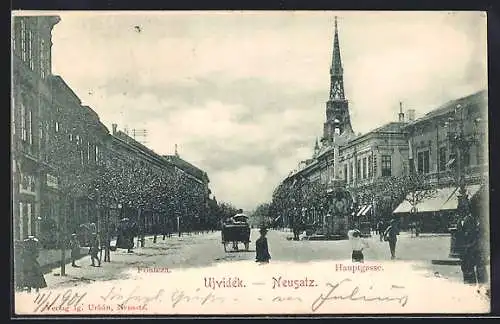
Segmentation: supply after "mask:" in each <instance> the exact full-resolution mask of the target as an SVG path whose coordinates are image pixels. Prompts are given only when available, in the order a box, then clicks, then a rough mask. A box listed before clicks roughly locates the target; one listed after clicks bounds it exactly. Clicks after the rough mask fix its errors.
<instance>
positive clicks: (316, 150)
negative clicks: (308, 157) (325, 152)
mask: <svg viewBox="0 0 500 324" xmlns="http://www.w3.org/2000/svg"><path fill="white" fill-rule="evenodd" d="M318 153H319V143H318V138H317V137H316V142H315V143H314V154H313V157H316V156H317V155H318Z"/></svg>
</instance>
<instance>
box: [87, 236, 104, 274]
mask: <svg viewBox="0 0 500 324" xmlns="http://www.w3.org/2000/svg"><path fill="white" fill-rule="evenodd" d="M100 249H101V242H100V240H99V235H97V233H92V236H91V241H90V250H89V254H90V261H92V264H91V265H92V266H93V267H95V266H96V265H95V261H94V260H97V266H98V267H100V266H101V259H99V250H100Z"/></svg>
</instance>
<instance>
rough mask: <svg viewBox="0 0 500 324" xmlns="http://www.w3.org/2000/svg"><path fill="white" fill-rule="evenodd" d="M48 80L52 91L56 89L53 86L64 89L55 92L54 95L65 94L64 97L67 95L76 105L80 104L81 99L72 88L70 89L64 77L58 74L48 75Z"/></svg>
mask: <svg viewBox="0 0 500 324" xmlns="http://www.w3.org/2000/svg"><path fill="white" fill-rule="evenodd" d="M48 80H49V82H50V84H51V85H52V87H53V88H52V90H53V91H54V90H56V89H54V87H58V88H59V89H60V90H62V91H64V92H63V93H60V92H56V93H55V95H56V96H60V95H62V96H66V97H68V96H69V97H70V98H71V99H72V100H73V101H75V103H77V104H78V105H81V104H82V101H81V100H80V98H79V97H78V95H77V94H76V93H75V92H74V91H73V89H71V87H70V86H69V85H68V84H67V83H66V81H64V79H63V78H61V77H60V76H59V75H50V76H49V77H48Z"/></svg>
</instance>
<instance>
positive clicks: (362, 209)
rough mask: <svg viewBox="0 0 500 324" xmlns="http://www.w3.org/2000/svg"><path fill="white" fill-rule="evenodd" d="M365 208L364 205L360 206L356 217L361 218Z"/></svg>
mask: <svg viewBox="0 0 500 324" xmlns="http://www.w3.org/2000/svg"><path fill="white" fill-rule="evenodd" d="M365 208H366V205H363V206H361V208H359V210H358V213H357V214H356V216H361V214H362V213H363V211H364V210H365Z"/></svg>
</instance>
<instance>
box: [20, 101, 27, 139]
mask: <svg viewBox="0 0 500 324" xmlns="http://www.w3.org/2000/svg"><path fill="white" fill-rule="evenodd" d="M27 135H28V134H27V132H26V107H25V106H24V103H23V101H22V100H21V139H22V140H23V141H26V139H27V138H28V136H27Z"/></svg>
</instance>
